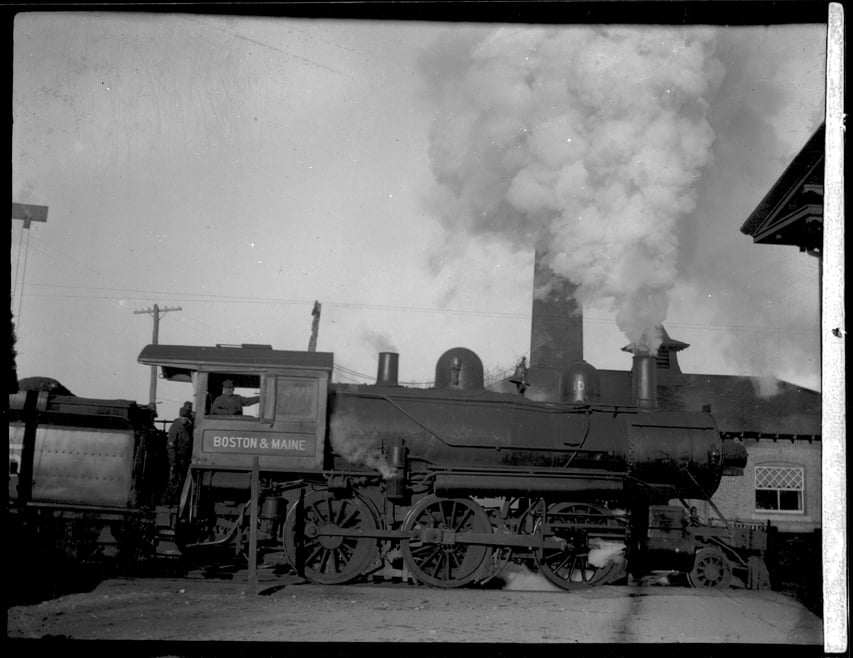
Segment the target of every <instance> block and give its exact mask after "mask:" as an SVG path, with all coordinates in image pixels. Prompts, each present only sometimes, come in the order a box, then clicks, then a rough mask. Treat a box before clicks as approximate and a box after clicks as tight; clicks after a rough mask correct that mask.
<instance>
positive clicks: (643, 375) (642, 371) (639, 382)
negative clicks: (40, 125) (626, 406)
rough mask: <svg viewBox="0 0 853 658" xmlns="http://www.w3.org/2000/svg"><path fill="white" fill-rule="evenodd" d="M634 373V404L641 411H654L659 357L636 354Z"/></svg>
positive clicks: (656, 403) (656, 404)
mask: <svg viewBox="0 0 853 658" xmlns="http://www.w3.org/2000/svg"><path fill="white" fill-rule="evenodd" d="M631 372H632V388H633V393H634V404H636V405H637V406H638V407H639V408H640V409H654V408H656V407H657V406H658V402H657V388H658V382H657V357H655V356H654V355H651V354H635V355H634V367H633V370H632V371H631Z"/></svg>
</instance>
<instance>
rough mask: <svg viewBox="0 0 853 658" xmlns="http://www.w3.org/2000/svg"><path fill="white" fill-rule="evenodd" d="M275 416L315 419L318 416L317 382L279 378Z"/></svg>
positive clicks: (314, 380)
mask: <svg viewBox="0 0 853 658" xmlns="http://www.w3.org/2000/svg"><path fill="white" fill-rule="evenodd" d="M275 415H276V416H277V417H278V418H314V417H315V416H316V415H317V380H316V379H306V378H297V377H278V378H277V383H276V405H275Z"/></svg>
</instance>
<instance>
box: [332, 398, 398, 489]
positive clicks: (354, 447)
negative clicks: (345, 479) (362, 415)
mask: <svg viewBox="0 0 853 658" xmlns="http://www.w3.org/2000/svg"><path fill="white" fill-rule="evenodd" d="M358 427H359V424H358V422H356V421H354V420H353V419H351V418H349V417H348V416H347V415H346V414H341V413H338V414H334V416H333V417H332V420H331V422H330V424H329V436H330V438H331V442H332V448H333V449H334V451H335V452H336V453H338V454H339V455H340V456H341V457H343V458H344V459H346V460H347V461H348V462H349V463H351V464H356V465H361V466H367V467H369V468H372V469H375V470H377V471H379V473H381V475H382V477H383V478H385V479H386V480H387V479H388V478H390V477H391V476H393V475H394V468H392V467H391V465H390V464H389V463H388V461H387V460H386V459H385V455H384V454H383V453H382V450H381V449H380V448H379V446H378V445H377V444H376V442H375V441H373V440H371V437H370V436H369V435H365V434H364V433H363V432H359V431H358V429H357V428H358Z"/></svg>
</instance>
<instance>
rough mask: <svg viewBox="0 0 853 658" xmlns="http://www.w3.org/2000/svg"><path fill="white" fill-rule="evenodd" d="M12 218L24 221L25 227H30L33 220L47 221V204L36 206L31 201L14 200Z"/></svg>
mask: <svg viewBox="0 0 853 658" xmlns="http://www.w3.org/2000/svg"><path fill="white" fill-rule="evenodd" d="M12 219H20V220H23V222H24V228H29V227H30V223H31V222H47V206H35V205H33V204H31V203H15V202H14V201H13V202H12Z"/></svg>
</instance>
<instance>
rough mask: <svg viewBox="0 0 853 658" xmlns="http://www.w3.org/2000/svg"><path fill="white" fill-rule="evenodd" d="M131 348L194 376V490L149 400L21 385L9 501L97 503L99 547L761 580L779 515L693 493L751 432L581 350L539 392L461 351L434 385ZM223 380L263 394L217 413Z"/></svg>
mask: <svg viewBox="0 0 853 658" xmlns="http://www.w3.org/2000/svg"><path fill="white" fill-rule="evenodd" d="M644 358H645V361H644V360H643V359H644ZM637 359H639V361H637ZM138 360H139V362H140V363H141V364H143V365H146V366H152V367H157V368H159V369H160V371H161V373H162V377H164V378H165V379H168V380H170V381H176V382H186V383H187V385H188V386H187V388H188V395H187V397H188V398H190V397H191V399H192V400H193V403H194V408H195V410H196V417H195V425H194V440H193V449H192V463H191V466H190V469H189V472H188V473H187V476H186V479H185V482H184V486H183V491H182V493H181V499H180V503H179V504H178V505H174V506H164V505H159V504H158V502H159V499H158V497H159V496H160V495H161V494H162V490H163V487H164V486H165V479H164V475H165V473H166V472H167V470H168V467H167V466H166V465H165V463H164V459H165V458H164V455H163V449H162V446H163V443H164V437H163V435H162V432H158V431H157V430H155V429H154V426H153V418H151V417H146V416H145V413H144V410H145V409H147V408H144V407H139V406H138V405H135V404H134V403H128V402H126V401H95V400H85V399H78V398H67V397H63V396H55V397H52V398H49V397H48V396H40V397H38V398H37V399H36V397H35V396H34V395H33V394H32V393H27V394H18V395H17V396H12V398H11V400H10V402H11V404H10V407H11V412H12V415H11V424H10V430H11V432H10V437H11V438H12V441H13V444H14V445H18V446H20V447H19V449H18V453H17V456H16V460H15V463H16V464H18V466H17V467H16V468H15V471H16V473H15V478H16V480H17V482H15V483H14V486H13V484H12V483H11V481H10V499H11V505H12V508H13V509H14V510H15V511H16V513H17V514H19V515H23V516H26V515H29V518H32V517H33V515H37V516H38V515H41V516H40V517H38V518H41V519H42V520H45V519H47V518H49V519H51V522H54V523H55V522H56V519H57V518H68V517H73V518H74V520H79V519H80V518H84V519H86V520H87V522H88V523H89V524H90V525H91V524H92V523H94V524H95V526H96V531H92V530H91V529H90V530H89V535H90V536H92V535H97V537H96V538H95V543H96V544H97V543H98V542H99V541H101V540H103V539H104V537H105V536H111V540H112V542H113V544H114V545H118V546H122V545H125V546H127V545H128V544H132V545H133V546H134V550H138V546H139V544H140V542H141V543H147V545H148V546H150V547H151V550H152V551H153V553H154V554H156V555H159V556H163V557H168V556H172V557H176V556H182V557H183V556H195V557H198V556H204V555H205V554H210V555H213V554H214V553H216V552H217V551H220V552H221V551H223V550H224V551H229V552H233V553H234V554H235V555H244V556H245V555H246V554H247V553H248V551H249V547H250V546H251V547H253V548H254V549H255V550H257V556H259V558H260V559H261V560H266V559H268V558H269V559H274V557H275V556H276V555H279V556H283V558H284V559H286V562H287V563H288V564H289V565H291V567H292V568H293V569H295V570H296V571H297V572H298V573H300V574H301V575H303V576H304V577H305V578H306V579H308V580H310V581H312V582H315V583H322V584H328V585H332V584H339V583H346V582H350V581H353V580H355V579H360V578H368V577H374V578H375V577H400V578H403V579H409V580H414V581H416V582H420V583H423V584H426V585H429V586H433V587H442V588H453V587H460V586H465V585H468V584H484V583H487V582H488V581H490V580H492V579H493V578H496V577H498V576H500V574H501V573H503V572H504V570H505V568H506V567H507V565H508V564H510V563H515V564H520V565H525V566H526V567H528V568H530V569H532V570H534V571H537V572H539V573H541V574H542V575H543V576H544V577H545V578H547V579H548V580H549V581H551V582H552V583H554V584H556V585H557V586H559V587H561V588H564V589H569V590H571V589H575V588H582V587H590V586H595V585H603V584H607V583H614V582H619V581H621V580H623V579H625V578H627V577H628V575H629V574H630V575H632V576H634V577H640V576H642V575H644V574H648V573H650V572H652V571H659V570H663V571H667V572H671V573H677V574H683V575H684V576H686V580H687V582H688V583H689V584H691V585H692V586H696V587H726V586H728V585H729V584H730V583H731V582H732V579H733V576H738V577H739V578H740V579H741V580H742V581H743V583H744V584H745V585H746V586H748V587H761V586H766V585H767V578H766V568H765V567H764V563H763V555H764V551H765V550H766V548H767V528H766V527H764V526H761V525H755V524H750V523H748V522H737V521H733V520H728V519H724V518H722V515H720V518H719V519H718V520H716V522H713V523H710V522H701V521H700V520H699V519H698V517H697V516H696V514H695V506H694V505H692V504H691V503H692V502H695V501H697V500H705V501H710V499H711V496H712V495H713V493H714V492H715V491H716V489H717V487H718V486H719V483H720V480H721V477H722V476H723V475H741V474H742V473H743V467H744V466H745V464H746V451H745V448H744V447H743V445H742V444H740V443H739V442H737V441H733V440H728V439H724V438H723V437H722V435H721V433H720V431H719V430H718V428H717V426H716V424H715V421H714V418H713V416H712V415H711V414H710V413H705V412H690V411H675V410H663V409H658V408H656V407H655V405H654V404H649V403H648V399H649V395H643V394H638V395H637V404H634V405H632V406H624V405H615V404H606V403H603V402H601V401H599V400H598V399H597V397H598V396H597V388H598V384H597V374H596V371H595V369H594V368H593V367H592V366H590V365H589V364H587V363H586V362H579V363H576V364H572V365H570V366H569V367H567V368H566V369H565V370H563V371H562V373H561V376H560V386H559V391H557V392H556V393H555V395H554V399H552V400H548V401H537V400H533V399H530V398H528V397H527V396H525V394H524V390H523V389H524V386H522V385H519V387H518V389H517V390H515V391H511V392H495V391H492V390H488V389H486V388H485V387H484V377H483V365H482V362H481V360H480V359H479V357H478V356H477V355H476V354H475V353H474V352H473V351H471V350H469V349H466V348H462V347H457V348H453V349H450V350H448V351H446V352H445V353H444V354H442V355H441V356H440V358H439V359H438V360H437V363H436V370H435V383H434V386H433V387H432V388H410V387H405V386H401V385H400V384H399V382H398V367H399V356H398V355H397V354H396V353H390V352H383V353H380V354H379V360H378V369H377V379H376V382H375V384H343V383H333V382H332V381H331V377H332V370H333V363H334V361H333V354H331V353H326V352H313V351H312V352H301V351H284V350H273V349H272V348H271V347H270V346H262V345H243V346H239V347H236V346H215V347H201V346H178V345H148V346H147V347H145V348H144V349H143V350H142V352H141V353H140V355H139V359H138ZM635 368H636V373H639V377H638V378H637V380H636V381H638V382H639V383H640V390H641V391H642V390H644V385H643V382H645V390H647V389H648V386H649V385H652V386H653V379H652V380H650V377H652V375H653V369H654V357H653V356H647V357H643V356H638V357H635ZM644 373H645V375H646V376H645V377H644V376H643V374H644ZM650 373H651V374H650ZM226 380H231V381H232V382H234V384H235V385H236V387H237V390H238V393H239V392H240V391H241V390H243V391H249V392H251V394H252V395H253V396H257V397H258V399H259V401H258V402H257V403H256V405H254V406H250V407H248V408H247V409H245V410H244V413H243V414H241V415H229V416H226V415H216V414H213V413H212V401H213V400H214V399H215V398H216V397H217V396H218V395H219V394H220V392H221V390H222V385H223V382H225V381H226ZM519 381H521V380H519ZM190 387H191V389H192V395H191V396H190V394H189V389H190ZM14 445H13V452H14ZM157 473H160V474H161V475H159V476H158V475H157ZM13 490H14V491H13ZM711 505H712V506H713V503H711ZM42 522H43V521H42ZM35 523H36V524H37V525H38V523H40V522H39V521H35ZM128 538H130V539H128ZM143 539H144V541H142V540H143ZM101 543H103V542H102V541H101ZM202 559H203V558H202Z"/></svg>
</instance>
